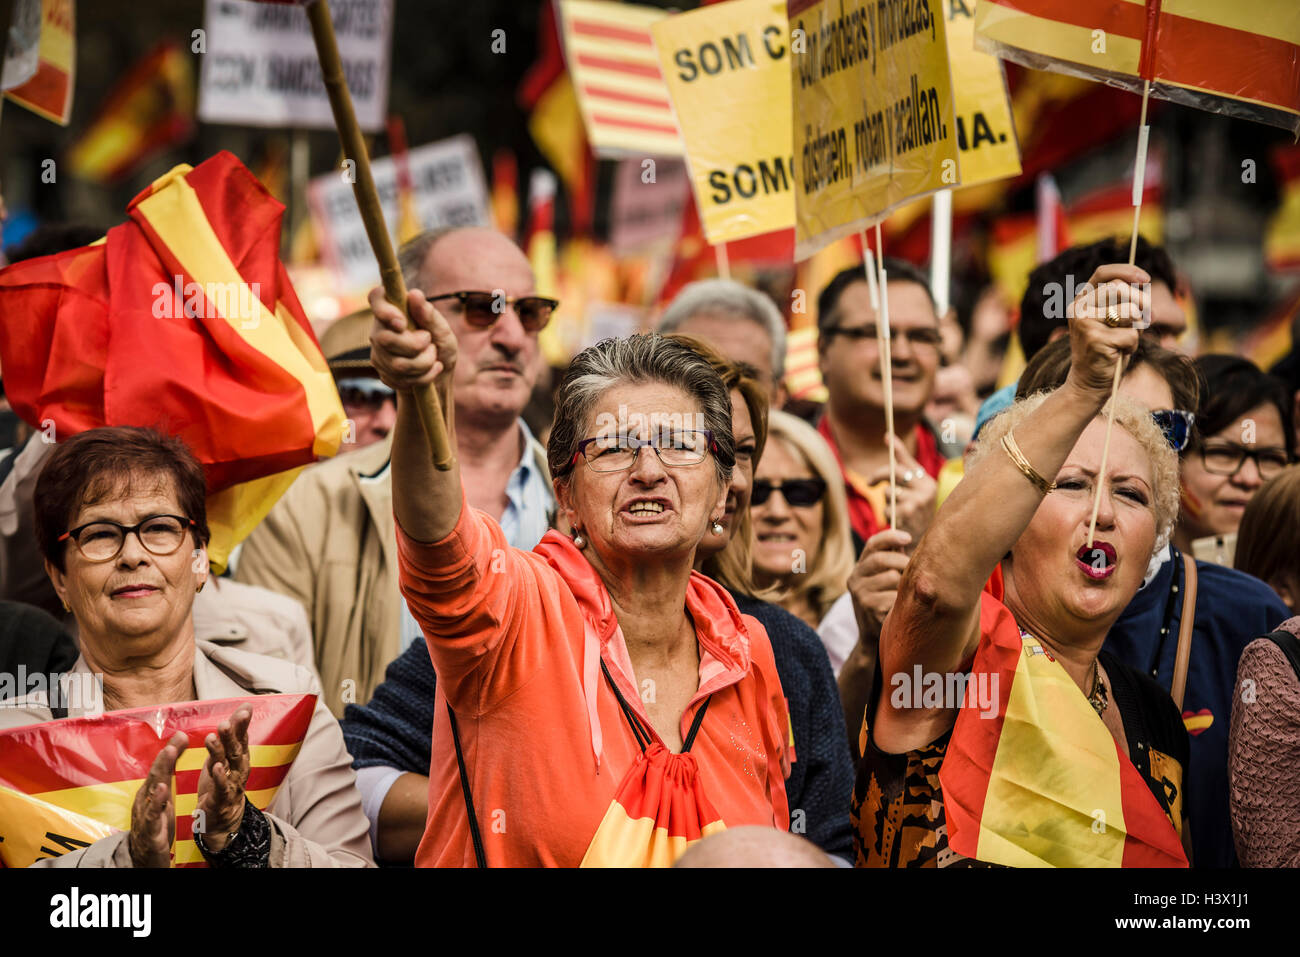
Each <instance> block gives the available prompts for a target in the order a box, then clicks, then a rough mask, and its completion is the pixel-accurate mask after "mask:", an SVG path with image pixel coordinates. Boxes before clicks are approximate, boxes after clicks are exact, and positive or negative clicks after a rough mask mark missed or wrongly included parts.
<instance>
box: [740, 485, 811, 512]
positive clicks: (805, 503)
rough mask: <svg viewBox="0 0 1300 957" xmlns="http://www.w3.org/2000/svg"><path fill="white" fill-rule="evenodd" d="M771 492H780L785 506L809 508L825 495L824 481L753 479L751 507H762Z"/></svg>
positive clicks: (750, 498)
mask: <svg viewBox="0 0 1300 957" xmlns="http://www.w3.org/2000/svg"><path fill="white" fill-rule="evenodd" d="M773 492H780V493H781V496H782V497H783V498H784V499H785V500H786V502H787V504H789V505H792V506H794V507H795V508H811V507H812V506H814V505H816V504H817V503H818V502H820V501H821V500H822V496H823V495H825V494H826V480H825V479H819V478H806V479H786V480H785V481H784V482H769V481H768V480H767V479H754V491H753V492H752V493H751V495H750V497H749V502H750V504H751V505H762V504H763V503H764V502H766V501H767V500H768V499H769V498H771V496H772V493H773Z"/></svg>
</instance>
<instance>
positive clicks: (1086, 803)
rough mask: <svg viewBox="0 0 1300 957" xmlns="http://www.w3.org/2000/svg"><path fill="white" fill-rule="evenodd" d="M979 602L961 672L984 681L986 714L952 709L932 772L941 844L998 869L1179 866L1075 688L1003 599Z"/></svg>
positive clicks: (1141, 792) (1163, 829)
mask: <svg viewBox="0 0 1300 957" xmlns="http://www.w3.org/2000/svg"><path fill="white" fill-rule="evenodd" d="M981 600H982V604H981V607H980V632H981V636H982V637H981V639H980V644H979V648H978V650H977V651H976V652H975V661H974V665H973V666H972V669H971V675H972V677H975V676H979V675H982V674H985V673H987V674H988V675H990V677H991V678H993V679H996V684H992V683H991V682H990V684H989V685H988V686H987V687H991V688H993V689H994V690H995V692H996V694H997V697H998V710H997V714H996V716H994V717H992V718H985V717H982V716H981V714H982V712H981V711H980V710H979V709H978V708H973V707H967V708H962V709H961V710H960V711H959V713H958V716H957V723H956V725H954V727H953V732H952V738H951V739H950V740H949V743H948V749H947V752H946V754H945V755H944V760H943V767H942V768H941V769H940V771H939V780H940V783H941V784H942V785H943V805H944V816H945V818H946V821H947V825H948V843H949V846H950V847H952V849H953V850H955V851H956V852H957V853H959V854H962V855H965V856H966V857H971V858H975V859H976V860H979V861H983V862H985V863H989V864H1002V865H1005V866H1008V867H1186V866H1187V857H1186V855H1185V854H1184V852H1183V848H1182V844H1181V843H1180V840H1179V836H1178V833H1177V832H1176V831H1175V830H1174V826H1173V825H1172V824H1171V823H1170V821H1169V818H1168V817H1166V816H1165V813H1164V811H1163V810H1162V809H1161V808H1160V805H1159V803H1157V801H1156V799H1155V796H1154V795H1152V793H1151V791H1150V790H1149V789H1148V788H1147V786H1146V783H1145V782H1144V781H1143V780H1142V777H1141V775H1140V774H1139V773H1138V770H1137V768H1135V767H1134V766H1133V763H1132V761H1130V760H1129V757H1128V755H1126V754H1124V753H1122V752H1121V751H1120V748H1119V745H1118V743H1117V742H1116V741H1115V739H1114V738H1113V737H1112V736H1111V734H1110V732H1109V731H1108V730H1107V729H1106V726H1105V725H1104V724H1103V723H1102V721H1101V719H1100V718H1099V717H1098V716H1097V713H1096V712H1095V711H1094V710H1093V709H1092V705H1091V704H1089V703H1088V700H1087V699H1086V698H1085V697H1084V696H1083V692H1081V691H1080V690H1079V687H1078V685H1076V684H1075V683H1074V681H1073V680H1072V679H1071V678H1070V676H1069V675H1067V674H1066V672H1065V669H1064V668H1062V667H1061V665H1060V663H1059V662H1057V661H1056V660H1055V659H1054V658H1053V657H1051V655H1049V654H1048V653H1047V651H1046V649H1045V648H1044V647H1043V646H1042V645H1041V644H1040V643H1039V642H1038V641H1037V640H1036V639H1034V638H1032V637H1030V636H1028V635H1023V636H1022V634H1021V631H1020V629H1019V628H1018V627H1017V626H1016V622H1015V619H1014V618H1012V616H1011V612H1009V611H1008V610H1007V609H1006V606H1004V605H1003V604H1002V603H1001V602H1000V601H998V600H997V599H996V598H994V596H993V595H992V594H989V593H987V592H986V593H984V594H983V595H982V596H981ZM973 687H974V683H973V682H972V684H971V685H968V693H970V692H973Z"/></svg>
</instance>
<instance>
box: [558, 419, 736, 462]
mask: <svg viewBox="0 0 1300 957" xmlns="http://www.w3.org/2000/svg"><path fill="white" fill-rule="evenodd" d="M647 447H649V448H652V449H654V451H655V455H657V456H659V461H660V462H662V463H663V464H664V465H668V466H672V467H673V468H679V467H681V466H684V465H699V464H700V463H701V462H703V461H704V459H705V456H707V455H708V454H709V452H710V451H715V452H716V451H717V448H718V446H717V444H716V443H715V442H714V441H713V432H712V431H710V430H709V429H684V430H682V431H679V432H667V433H664V434H662V435H657V436H655V437H654V438H652V439H638V438H636V437H634V436H631V435H609V436H605V435H598V436H596V437H595V438H591V439H583V440H582V441H581V442H579V443H578V451H576V452H574V453H573V461H572V462H570V463H569V466H570V468H572V467H573V466H574V465H577V464H578V458H579V457H580V456H581V457H582V458H584V459H586V460H587V468H589V469H591V470H592V471H593V472H622V471H624V470H626V469H630V468H631V467H632V466H633V464H635V462H636V457H637V455H638V454H639V453H640V452H641V450H642V449H643V448H647Z"/></svg>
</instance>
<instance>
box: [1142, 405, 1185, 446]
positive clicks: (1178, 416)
mask: <svg viewBox="0 0 1300 957" xmlns="http://www.w3.org/2000/svg"><path fill="white" fill-rule="evenodd" d="M1151 418H1153V419H1155V420H1156V425H1158V426H1159V427H1160V431H1161V432H1163V433H1164V434H1165V438H1166V439H1167V440H1168V441H1169V444H1170V445H1171V446H1173V449H1174V451H1175V452H1181V451H1183V449H1185V448H1187V443H1189V442H1190V441H1191V440H1192V426H1193V425H1195V424H1196V416H1195V415H1194V414H1193V413H1191V412H1184V411H1183V410H1182V409H1161V410H1160V411H1159V412H1152V413H1151Z"/></svg>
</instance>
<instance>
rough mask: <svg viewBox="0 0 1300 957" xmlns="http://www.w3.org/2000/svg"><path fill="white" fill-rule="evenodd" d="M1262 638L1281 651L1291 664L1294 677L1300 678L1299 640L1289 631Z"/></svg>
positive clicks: (1274, 632)
mask: <svg viewBox="0 0 1300 957" xmlns="http://www.w3.org/2000/svg"><path fill="white" fill-rule="evenodd" d="M1264 637H1265V638H1267V639H1268V640H1269V641H1271V642H1273V644H1275V645H1277V646H1278V647H1279V648H1281V649H1282V654H1284V655H1286V657H1287V660H1288V661H1290V662H1291V667H1292V668H1293V669H1294V670H1295V674H1296V677H1297V678H1300V640H1297V639H1296V636H1295V635H1293V634H1291V632H1289V631H1272V632H1269V633H1268V634H1267V635H1265V636H1264Z"/></svg>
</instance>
